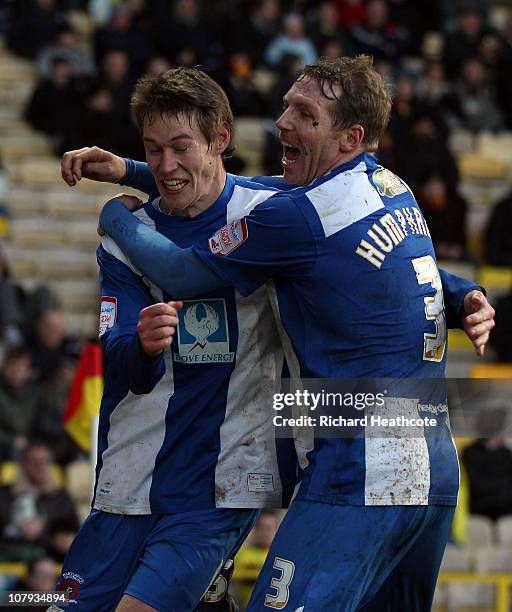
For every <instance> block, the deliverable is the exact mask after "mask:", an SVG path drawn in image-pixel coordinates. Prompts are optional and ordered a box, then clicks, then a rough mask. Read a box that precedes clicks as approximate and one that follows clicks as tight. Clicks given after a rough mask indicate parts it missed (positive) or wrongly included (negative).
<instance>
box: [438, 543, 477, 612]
mask: <svg viewBox="0 0 512 612" xmlns="http://www.w3.org/2000/svg"><path fill="white" fill-rule="evenodd" d="M470 570H471V557H470V555H469V552H468V550H467V549H466V548H464V547H460V546H455V545H454V544H448V546H447V547H446V550H445V552H444V556H443V560H442V562H441V572H469V571H470ZM451 584H452V583H450V584H446V583H438V585H437V586H436V590H435V593H434V611H435V612H442V611H444V610H449V608H448V604H449V587H450V586H451ZM453 584H456V583H453Z"/></svg>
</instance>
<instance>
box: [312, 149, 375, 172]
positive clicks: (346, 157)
mask: <svg viewBox="0 0 512 612" xmlns="http://www.w3.org/2000/svg"><path fill="white" fill-rule="evenodd" d="M364 152H365V150H364V149H363V148H362V147H359V148H357V149H355V150H354V151H349V152H343V151H340V152H339V153H338V155H337V156H336V158H335V159H334V160H332V163H331V164H330V166H329V168H328V169H327V170H326V171H325V172H324V173H323V174H322V176H324V175H326V174H328V173H329V172H331V171H332V170H335V169H336V168H339V167H340V166H343V165H345V164H348V163H349V162H351V161H352V160H353V159H355V158H356V157H358V156H359V155H361V154H362V153H364Z"/></svg>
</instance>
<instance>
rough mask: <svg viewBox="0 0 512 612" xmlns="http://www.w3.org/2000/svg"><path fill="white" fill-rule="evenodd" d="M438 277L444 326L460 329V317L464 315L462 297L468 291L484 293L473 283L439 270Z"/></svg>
mask: <svg viewBox="0 0 512 612" xmlns="http://www.w3.org/2000/svg"><path fill="white" fill-rule="evenodd" d="M439 276H440V277H441V282H442V284H443V296H444V307H445V315H446V325H447V327H448V329H454V328H459V329H460V328H462V317H463V314H464V297H465V296H466V294H468V293H469V292H470V291H474V290H478V291H482V292H484V293H485V291H484V289H482V287H479V286H478V285H475V283H473V282H471V281H468V280H466V279H465V278H461V277H460V276H455V274H450V273H449V272H446V270H443V269H441V268H439Z"/></svg>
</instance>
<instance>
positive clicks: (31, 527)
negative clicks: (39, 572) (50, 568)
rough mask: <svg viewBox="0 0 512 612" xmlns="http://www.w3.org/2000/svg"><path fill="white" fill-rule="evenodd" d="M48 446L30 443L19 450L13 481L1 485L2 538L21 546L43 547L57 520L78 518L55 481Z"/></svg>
mask: <svg viewBox="0 0 512 612" xmlns="http://www.w3.org/2000/svg"><path fill="white" fill-rule="evenodd" d="M51 461H52V455H51V452H50V449H49V447H48V446H47V445H45V444H42V443H40V442H34V443H32V444H29V445H28V446H27V447H26V448H25V450H24V451H23V453H22V456H21V460H20V462H19V466H18V470H19V473H18V474H17V478H16V480H15V482H14V483H12V484H9V485H4V486H2V487H0V525H1V526H2V527H3V538H4V540H6V541H7V542H9V543H11V544H12V545H14V544H17V545H18V546H19V547H20V548H21V549H22V548H23V546H24V545H28V546H33V547H37V546H44V544H45V543H46V542H47V540H48V529H49V526H50V525H52V524H54V523H55V522H56V521H57V520H73V521H78V517H77V514H76V511H75V508H74V506H73V502H72V501H71V498H70V497H69V495H68V493H67V492H66V491H65V490H64V489H63V488H62V487H61V486H60V485H59V484H58V483H57V482H56V480H55V474H54V472H53V471H52V463H51Z"/></svg>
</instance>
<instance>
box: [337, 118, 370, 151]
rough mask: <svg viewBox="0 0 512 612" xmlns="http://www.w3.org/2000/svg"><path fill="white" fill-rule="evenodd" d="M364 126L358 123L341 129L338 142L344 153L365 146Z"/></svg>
mask: <svg viewBox="0 0 512 612" xmlns="http://www.w3.org/2000/svg"><path fill="white" fill-rule="evenodd" d="M363 141H364V128H363V126H362V125H360V124H358V123H356V124H355V125H351V126H350V127H348V128H345V129H343V130H341V131H340V134H339V138H338V142H339V145H340V151H341V152H342V153H352V152H353V151H356V150H357V149H359V148H361V147H362V146H363Z"/></svg>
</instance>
